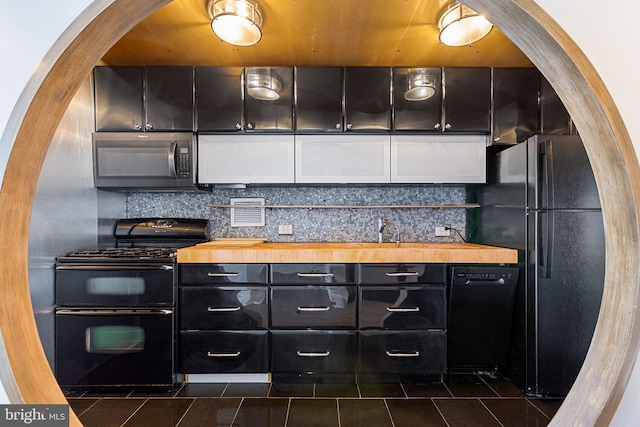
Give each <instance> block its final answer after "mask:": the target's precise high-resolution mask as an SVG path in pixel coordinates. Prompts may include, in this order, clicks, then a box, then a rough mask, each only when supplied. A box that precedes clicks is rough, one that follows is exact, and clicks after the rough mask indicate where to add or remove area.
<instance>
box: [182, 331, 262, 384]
mask: <svg viewBox="0 0 640 427" xmlns="http://www.w3.org/2000/svg"><path fill="white" fill-rule="evenodd" d="M268 343H269V340H268V333H267V331H242V332H240V331H224V332H212V331H183V332H180V372H181V373H183V374H190V373H191V374H196V373H199V374H205V373H210V374H213V373H229V372H236V373H241V372H254V373H255V372H268V370H269V351H268V348H269V347H268Z"/></svg>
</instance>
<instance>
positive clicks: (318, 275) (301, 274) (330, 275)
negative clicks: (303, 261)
mask: <svg viewBox="0 0 640 427" xmlns="http://www.w3.org/2000/svg"><path fill="white" fill-rule="evenodd" d="M297 274H298V277H333V273H297Z"/></svg>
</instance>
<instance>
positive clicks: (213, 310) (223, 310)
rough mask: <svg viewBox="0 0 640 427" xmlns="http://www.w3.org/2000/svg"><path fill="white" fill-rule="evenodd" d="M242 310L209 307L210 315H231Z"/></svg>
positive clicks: (237, 308)
mask: <svg viewBox="0 0 640 427" xmlns="http://www.w3.org/2000/svg"><path fill="white" fill-rule="evenodd" d="M240 310H241V308H240V307H207V311H208V312H210V313H229V312H232V311H240Z"/></svg>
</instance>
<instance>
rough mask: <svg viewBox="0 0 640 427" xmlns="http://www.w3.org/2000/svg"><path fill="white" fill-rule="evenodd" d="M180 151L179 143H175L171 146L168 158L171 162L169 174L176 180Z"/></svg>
mask: <svg viewBox="0 0 640 427" xmlns="http://www.w3.org/2000/svg"><path fill="white" fill-rule="evenodd" d="M177 149H178V143H177V142H175V141H173V142H172V143H171V146H170V147H169V156H168V160H169V174H170V175H171V178H175V177H176V176H177V171H176V159H177V156H176V150H177Z"/></svg>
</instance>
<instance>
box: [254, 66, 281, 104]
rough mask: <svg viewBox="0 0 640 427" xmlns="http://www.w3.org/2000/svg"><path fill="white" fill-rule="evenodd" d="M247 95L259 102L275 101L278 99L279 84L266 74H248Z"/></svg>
mask: <svg viewBox="0 0 640 427" xmlns="http://www.w3.org/2000/svg"><path fill="white" fill-rule="evenodd" d="M247 93H248V94H249V96H251V97H252V98H255V99H258V100H260V101H276V100H278V99H279V98H280V82H279V81H278V79H276V78H275V77H272V76H270V75H267V74H261V73H249V74H247Z"/></svg>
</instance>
